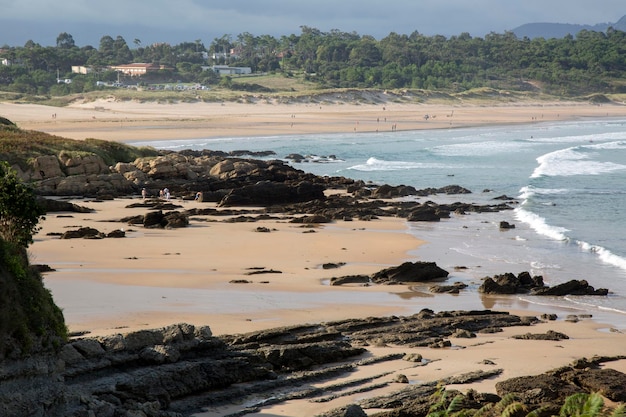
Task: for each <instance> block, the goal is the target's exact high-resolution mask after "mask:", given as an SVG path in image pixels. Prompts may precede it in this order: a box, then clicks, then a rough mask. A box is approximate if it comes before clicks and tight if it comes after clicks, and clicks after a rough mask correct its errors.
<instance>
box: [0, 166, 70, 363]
mask: <svg viewBox="0 0 626 417" xmlns="http://www.w3.org/2000/svg"><path fill="white" fill-rule="evenodd" d="M43 214H44V212H43V209H42V208H41V207H40V206H39V204H38V203H37V200H36V198H35V195H34V193H33V191H32V190H31V189H30V188H29V187H27V186H26V185H24V184H23V183H21V182H20V181H19V179H18V178H17V175H16V174H15V172H14V171H12V170H11V169H10V168H9V166H8V165H7V164H6V162H3V163H0V359H2V358H6V357H13V358H14V357H21V356H25V355H28V354H30V353H33V352H42V351H49V350H54V348H56V347H58V346H60V345H61V343H62V342H63V341H65V340H66V339H67V328H66V327H65V321H64V318H63V314H62V312H61V310H60V309H59V308H58V307H57V306H56V305H55V304H54V301H53V300H52V295H51V294H50V292H49V291H48V290H47V289H46V288H45V287H44V285H43V281H42V278H41V275H40V273H39V272H38V271H36V270H35V269H34V268H32V267H31V266H30V264H29V261H28V254H27V252H26V248H27V247H28V245H29V244H30V243H32V240H33V237H32V236H33V233H34V232H35V231H36V230H37V224H38V222H39V219H40V218H41V216H42V215H43Z"/></svg>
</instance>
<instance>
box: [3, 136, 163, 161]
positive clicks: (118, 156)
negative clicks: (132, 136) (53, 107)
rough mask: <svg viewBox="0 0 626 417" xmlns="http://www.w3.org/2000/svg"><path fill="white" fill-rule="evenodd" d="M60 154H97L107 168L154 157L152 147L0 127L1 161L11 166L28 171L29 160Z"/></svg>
mask: <svg viewBox="0 0 626 417" xmlns="http://www.w3.org/2000/svg"><path fill="white" fill-rule="evenodd" d="M61 152H66V153H72V152H73V153H74V154H75V155H78V154H80V155H89V154H94V155H98V156H100V157H101V158H102V159H103V160H104V162H105V163H106V164H108V165H114V164H115V163H117V162H132V161H134V160H135V159H137V158H140V157H147V156H156V154H157V151H156V150H155V149H153V148H145V147H142V148H137V147H134V146H129V145H125V144H123V143H118V142H109V141H105V140H100V139H85V140H74V139H67V138H62V137H59V136H52V135H49V134H47V133H43V132H37V131H23V130H21V129H18V128H17V127H14V126H11V125H10V126H8V127H4V128H3V127H2V126H1V125H0V160H2V161H7V162H8V163H9V164H10V165H17V166H19V167H20V168H21V169H22V170H27V169H28V168H29V161H30V160H32V158H36V157H38V156H41V155H60V154H61Z"/></svg>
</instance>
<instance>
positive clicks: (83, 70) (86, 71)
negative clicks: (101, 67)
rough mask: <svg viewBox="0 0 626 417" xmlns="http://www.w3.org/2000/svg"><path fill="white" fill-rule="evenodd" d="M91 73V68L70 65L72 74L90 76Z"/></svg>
mask: <svg viewBox="0 0 626 417" xmlns="http://www.w3.org/2000/svg"><path fill="white" fill-rule="evenodd" d="M92 72H93V68H92V67H85V66H83V65H72V73H73V74H83V75H85V74H90V73H92Z"/></svg>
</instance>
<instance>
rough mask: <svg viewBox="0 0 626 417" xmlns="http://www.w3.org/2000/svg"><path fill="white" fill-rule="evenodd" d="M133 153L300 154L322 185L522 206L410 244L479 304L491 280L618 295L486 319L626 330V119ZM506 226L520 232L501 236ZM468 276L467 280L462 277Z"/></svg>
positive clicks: (416, 227)
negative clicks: (444, 192)
mask: <svg viewBox="0 0 626 417" xmlns="http://www.w3.org/2000/svg"><path fill="white" fill-rule="evenodd" d="M132 144H133V145H142V146H144V145H148V146H153V147H155V148H161V149H170V150H182V149H196V150H199V149H211V150H221V151H232V150H244V149H245V150H251V151H266V150H272V151H274V152H275V153H276V155H275V156H274V157H272V158H273V159H276V158H278V159H283V158H284V157H285V156H286V155H288V154H293V153H298V154H301V155H305V156H308V157H309V158H308V159H307V160H308V161H309V162H300V163H295V162H291V163H292V164H293V165H294V166H295V167H297V168H299V169H302V170H304V171H308V172H312V173H315V174H318V175H329V176H344V177H349V178H355V179H362V180H365V181H372V182H374V183H380V184H382V183H386V184H391V185H400V184H405V185H412V186H414V187H416V188H418V189H420V188H427V187H441V186H445V185H450V184H458V185H461V186H463V187H465V188H468V189H470V190H471V191H472V194H470V195H460V196H432V197H428V198H427V199H428V200H433V201H437V202H453V201H464V202H475V203H480V204H487V203H494V200H493V199H494V198H495V197H498V196H502V195H506V196H508V197H511V198H515V200H516V201H517V203H516V204H515V205H514V210H511V211H506V212H500V213H493V214H470V215H465V216H453V217H452V218H451V219H446V220H443V221H441V222H439V223H412V224H410V225H409V230H410V233H414V234H415V235H416V236H417V237H418V238H420V239H423V240H425V241H427V243H426V244H424V245H422V246H420V247H419V248H416V250H415V251H414V252H412V253H411V256H413V257H414V258H415V260H427V261H435V262H437V264H438V265H440V266H441V267H443V268H445V269H447V270H448V271H451V277H450V281H463V282H466V283H468V284H469V285H470V287H469V289H468V291H469V292H470V293H472V292H474V293H475V290H476V288H477V286H478V285H479V283H480V278H482V277H484V276H487V275H493V274H499V273H504V272H513V273H516V274H517V273H519V272H522V271H529V272H531V273H532V274H533V275H542V276H543V277H544V281H545V282H546V283H547V284H548V285H555V284H558V283H561V282H565V281H568V280H570V279H585V280H587V281H588V282H589V284H590V285H592V286H594V287H596V288H608V289H609V290H610V291H611V293H610V295H609V296H606V297H597V296H596V297H567V298H552V297H549V298H546V297H529V296H516V297H508V298H506V297H504V298H502V300H498V301H484V300H483V307H486V308H492V307H498V306H502V307H505V308H515V307H516V306H520V307H521V306H523V307H528V306H530V307H531V308H533V307H535V308H543V309H548V310H549V308H550V307H555V306H559V307H560V308H563V309H565V311H571V312H572V314H581V313H588V314H592V315H593V316H594V317H596V318H598V319H600V320H603V321H606V322H610V324H611V325H612V326H615V327H618V328H626V119H603V120H578V121H568V122H550V123H548V122H545V123H544V122H538V123H534V124H528V125H507V126H491V127H477V128H465V129H463V128H458V129H449V130H445V129H444V130H422V131H396V132H381V133H369V134H361V133H351V134H323V135H302V136H288V137H287V136H275V137H268V136H258V137H229V138H217V139H216V138H212V139H203V138H198V139H195V140H172V141H155V142H134V143H132ZM419 200H420V201H425V198H423V197H422V198H419ZM502 220H506V221H508V222H509V223H513V224H515V226H516V227H515V229H511V230H507V231H500V230H499V227H498V224H499V222H500V221H502ZM459 266H463V267H465V268H455V267H459ZM473 298H474V299H476V298H478V297H476V295H473ZM460 299H463V297H462V296H461V297H460ZM470 307H471V308H476V307H479V306H470Z"/></svg>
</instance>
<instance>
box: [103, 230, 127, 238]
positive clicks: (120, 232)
mask: <svg viewBox="0 0 626 417" xmlns="http://www.w3.org/2000/svg"><path fill="white" fill-rule="evenodd" d="M107 237H112V238H121V237H126V232H125V231H123V230H120V229H115V230H113V231H110V232H109V233H107Z"/></svg>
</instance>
